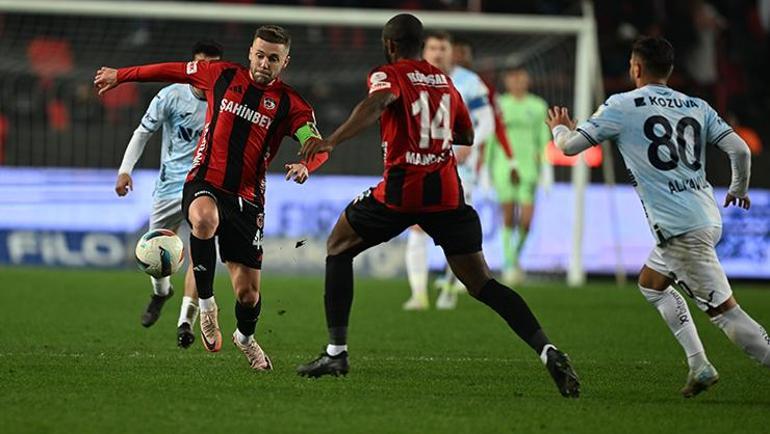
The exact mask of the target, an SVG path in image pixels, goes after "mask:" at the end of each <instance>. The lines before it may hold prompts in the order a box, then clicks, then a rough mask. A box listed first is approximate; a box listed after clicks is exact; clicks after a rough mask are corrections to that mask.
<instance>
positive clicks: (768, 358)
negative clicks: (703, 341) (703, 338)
mask: <svg viewBox="0 0 770 434" xmlns="http://www.w3.org/2000/svg"><path fill="white" fill-rule="evenodd" d="M711 322H713V323H714V324H715V325H716V326H717V327H719V328H720V329H722V331H723V332H724V333H725V334H726V335H727V337H728V338H729V339H730V340H731V341H733V343H734V344H735V345H737V346H738V348H740V349H742V350H743V351H744V352H746V354H748V355H749V356H751V357H752V358H754V359H755V360H757V361H758V362H759V363H761V364H763V365H765V366H767V367H770V337H768V336H767V332H766V331H765V329H764V328H763V327H762V326H761V325H759V324H758V323H757V322H756V321H754V319H753V318H751V317H750V316H749V315H748V314H747V313H746V312H744V311H743V309H741V307H740V306H735V307H734V308H732V309H730V310H728V311H727V312H725V313H723V314H721V315H717V316H715V317H713V318H711Z"/></svg>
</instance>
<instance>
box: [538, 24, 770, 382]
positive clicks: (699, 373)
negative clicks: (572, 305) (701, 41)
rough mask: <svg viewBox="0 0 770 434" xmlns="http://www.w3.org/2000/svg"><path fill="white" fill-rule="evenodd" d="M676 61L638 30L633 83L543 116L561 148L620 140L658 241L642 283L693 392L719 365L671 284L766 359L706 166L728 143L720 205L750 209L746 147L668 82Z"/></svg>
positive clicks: (571, 151)
mask: <svg viewBox="0 0 770 434" xmlns="http://www.w3.org/2000/svg"><path fill="white" fill-rule="evenodd" d="M673 64H674V49H673V47H671V44H669V42H668V41H666V40H665V39H663V38H650V37H645V38H641V39H639V40H638V41H637V42H636V43H634V46H633V49H632V51H631V60H630V70H629V73H630V75H631V78H632V79H633V81H634V83H635V84H636V90H633V91H630V92H626V93H621V94H617V95H613V96H611V97H610V98H609V99H607V101H606V102H605V103H604V105H602V106H601V107H599V109H598V110H597V111H596V113H594V114H593V116H591V118H590V119H589V120H588V121H586V122H585V123H583V124H581V125H580V126H579V127H578V128H577V130H575V124H574V122H573V121H572V120H571V119H570V117H569V113H568V112H567V109H565V108H560V107H554V108H553V109H551V110H549V118H548V125H549V126H550V127H551V128H552V131H553V136H554V139H555V142H556V146H558V147H559V149H561V150H562V151H564V153H565V154H567V155H576V154H578V153H580V152H582V151H583V150H585V149H588V148H590V147H591V146H594V145H597V144H599V143H601V142H602V141H604V140H613V141H615V143H616V144H617V146H618V149H619V150H620V153H621V155H622V156H623V160H624V161H625V162H626V166H628V173H629V176H630V177H631V182H632V184H633V185H634V187H635V188H636V192H637V193H638V194H639V198H640V199H641V201H642V206H643V207H644V210H645V214H646V215H647V220H648V222H649V224H650V229H651V230H652V234H653V236H654V237H655V239H656V241H657V246H656V247H655V248H654V249H653V251H652V253H650V256H649V258H648V259H647V263H646V264H645V265H644V266H643V267H642V271H641V274H640V275H639V290H640V291H641V292H642V295H644V297H645V298H646V299H647V301H649V302H650V304H652V305H653V306H655V308H656V309H657V310H658V311H659V312H660V314H661V316H662V317H663V320H664V321H665V322H666V324H667V325H668V327H669V329H671V332H672V333H673V334H674V336H675V337H676V339H677V341H678V342H679V344H680V345H681V346H682V348H683V349H684V352H685V354H686V355H687V364H688V365H689V369H690V370H689V374H688V376H687V383H686V384H685V386H684V388H683V389H682V391H681V392H682V394H683V395H684V396H685V397H691V396H695V395H697V394H698V393H700V392H702V391H704V390H706V389H707V388H708V387H709V386H711V385H713V384H714V383H716V382H717V380H718V379H719V374H717V371H716V369H714V367H713V366H712V365H711V363H709V360H708V359H707V358H706V352H705V351H704V349H703V344H702V343H701V341H700V337H699V336H698V332H697V330H696V328H695V323H694V322H693V320H692V317H691V315H690V311H689V309H688V308H687V303H686V302H685V301H684V299H683V298H682V296H681V295H679V293H678V292H677V291H675V290H674V288H673V287H672V285H677V286H678V287H679V288H680V289H681V290H683V291H684V292H685V293H686V294H687V295H689V296H690V297H691V298H692V299H693V300H695V303H696V304H697V305H698V307H699V308H701V309H702V310H704V311H705V312H706V314H707V315H708V316H709V317H710V318H711V322H712V323H714V324H715V325H716V326H718V327H719V328H721V329H722V331H723V332H724V333H725V334H726V335H727V337H728V338H729V339H730V340H731V341H732V342H733V343H734V344H735V345H737V346H738V347H739V348H741V349H743V350H744V351H745V352H746V353H747V354H749V355H750V356H751V357H753V358H754V359H756V360H758V361H759V362H760V363H762V364H764V365H765V366H770V338H768V335H767V332H766V331H765V330H764V329H763V328H762V326H761V325H759V324H757V322H756V321H754V320H753V319H752V318H751V317H750V316H749V315H748V314H747V313H746V312H744V311H743V309H741V307H740V306H739V305H738V303H737V302H736V300H735V297H734V296H733V293H732V290H731V289H730V283H729V282H728V281H727V276H725V272H724V270H723V269H722V266H721V265H720V264H719V259H718V258H717V254H716V250H715V246H716V244H717V242H718V241H719V238H720V237H721V234H722V219H721V217H720V215H719V209H718V208H717V204H716V201H715V200H714V193H713V191H712V188H711V185H710V184H709V183H708V181H706V173H705V172H706V171H705V168H706V161H705V156H706V148H707V147H708V146H716V147H718V148H719V149H721V150H722V151H724V152H726V153H727V154H728V156H729V157H730V164H731V166H732V171H733V176H732V182H731V183H730V188H729V190H728V193H727V197H726V198H725V202H724V206H725V207H726V206H729V205H736V206H739V207H741V208H744V209H749V206H750V204H751V202H750V200H749V195H748V187H749V172H750V164H751V154H750V152H749V148H748V146H746V143H745V142H744V141H743V139H741V138H740V137H739V136H738V135H737V134H735V133H734V132H733V130H732V128H730V126H728V125H727V124H726V123H725V122H724V121H722V119H721V118H720V117H719V115H718V114H717V113H716V111H714V109H712V108H711V107H710V106H709V105H708V104H707V103H706V102H705V101H703V100H701V99H699V98H693V97H690V96H687V95H685V94H683V93H681V92H677V91H675V90H673V89H671V88H669V87H667V86H666V82H667V80H668V78H669V76H670V75H671V72H672V70H673Z"/></svg>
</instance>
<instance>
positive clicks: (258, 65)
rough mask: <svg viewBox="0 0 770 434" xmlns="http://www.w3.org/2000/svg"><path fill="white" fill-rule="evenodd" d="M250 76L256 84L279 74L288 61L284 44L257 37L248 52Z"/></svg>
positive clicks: (287, 52) (265, 81)
mask: <svg viewBox="0 0 770 434" xmlns="http://www.w3.org/2000/svg"><path fill="white" fill-rule="evenodd" d="M249 61H250V64H249V71H250V72H251V78H252V79H254V81H255V82H257V83H258V84H263V85H264V84H268V83H270V82H271V81H273V80H274V79H275V78H276V77H278V76H279V75H280V74H281V71H283V69H284V68H285V67H286V65H287V63H288V61H289V50H288V48H287V47H286V46H285V45H282V44H274V43H268V42H265V41H262V40H261V39H257V40H255V41H254V44H253V45H252V47H251V50H250V53H249Z"/></svg>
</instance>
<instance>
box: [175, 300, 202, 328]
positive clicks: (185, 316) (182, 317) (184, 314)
mask: <svg viewBox="0 0 770 434" xmlns="http://www.w3.org/2000/svg"><path fill="white" fill-rule="evenodd" d="M197 318H198V304H197V303H196V302H195V300H194V299H193V298H192V297H188V296H186V295H185V296H184V297H182V307H181V308H180V309H179V320H178V321H177V322H176V326H177V327H179V326H180V325H182V324H184V323H187V324H190V328H192V327H193V326H194V325H195V320H196V319H197Z"/></svg>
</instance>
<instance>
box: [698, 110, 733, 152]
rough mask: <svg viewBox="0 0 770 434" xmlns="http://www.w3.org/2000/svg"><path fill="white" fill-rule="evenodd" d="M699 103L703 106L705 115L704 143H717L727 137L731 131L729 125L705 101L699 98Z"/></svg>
mask: <svg viewBox="0 0 770 434" xmlns="http://www.w3.org/2000/svg"><path fill="white" fill-rule="evenodd" d="M701 104H703V105H704V106H705V109H706V116H705V118H704V119H705V120H704V122H705V125H704V126H703V128H704V129H705V130H706V143H708V144H710V145H718V144H719V142H720V141H722V139H724V138H725V137H727V136H728V135H729V134H730V133H732V132H733V129H732V128H731V127H730V125H728V124H727V122H725V121H724V120H722V118H721V117H720V116H719V114H718V113H717V111H716V110H714V109H713V108H712V107H711V106H710V105H709V104H708V103H707V102H706V101H703V100H701Z"/></svg>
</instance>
